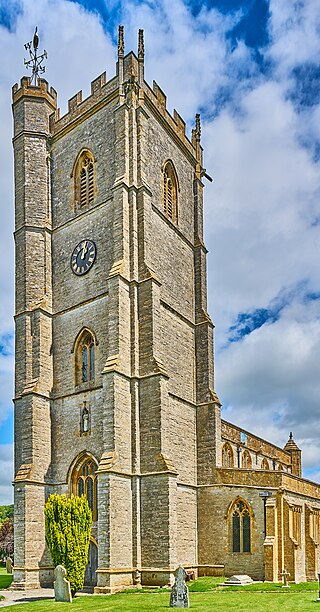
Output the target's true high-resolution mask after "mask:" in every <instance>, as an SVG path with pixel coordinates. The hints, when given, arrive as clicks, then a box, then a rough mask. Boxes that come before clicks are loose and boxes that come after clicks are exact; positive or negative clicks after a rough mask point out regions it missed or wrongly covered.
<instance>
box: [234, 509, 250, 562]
mask: <svg viewBox="0 0 320 612" xmlns="http://www.w3.org/2000/svg"><path fill="white" fill-rule="evenodd" d="M250 542H251V516H250V510H249V506H248V505H247V504H246V502H244V501H242V500H239V501H238V502H236V503H235V504H234V506H233V508H232V552H250Z"/></svg>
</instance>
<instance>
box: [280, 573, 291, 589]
mask: <svg viewBox="0 0 320 612" xmlns="http://www.w3.org/2000/svg"><path fill="white" fill-rule="evenodd" d="M280 576H281V578H282V582H283V584H282V588H283V589H290V585H289V584H288V578H289V576H290V573H289V572H287V570H285V569H284V570H283V572H281V574H280Z"/></svg>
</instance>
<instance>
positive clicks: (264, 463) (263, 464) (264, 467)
mask: <svg viewBox="0 0 320 612" xmlns="http://www.w3.org/2000/svg"><path fill="white" fill-rule="evenodd" d="M261 469H262V470H270V466H269V462H268V460H267V459H266V458H265V457H264V458H263V459H262V461H261Z"/></svg>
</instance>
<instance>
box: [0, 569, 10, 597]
mask: <svg viewBox="0 0 320 612" xmlns="http://www.w3.org/2000/svg"><path fill="white" fill-rule="evenodd" d="M11 582H12V574H7V570H6V568H5V567H2V566H0V591H2V589H7V588H8V587H9V586H10V584H11Z"/></svg>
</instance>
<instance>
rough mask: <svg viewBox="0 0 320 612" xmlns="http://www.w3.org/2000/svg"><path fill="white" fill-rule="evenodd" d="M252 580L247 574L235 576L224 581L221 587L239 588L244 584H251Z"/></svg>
mask: <svg viewBox="0 0 320 612" xmlns="http://www.w3.org/2000/svg"><path fill="white" fill-rule="evenodd" d="M252 582H253V580H252V578H250V576H247V574H237V575H235V576H231V577H230V578H228V580H226V581H225V582H224V583H223V585H222V586H241V585H244V584H252Z"/></svg>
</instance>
